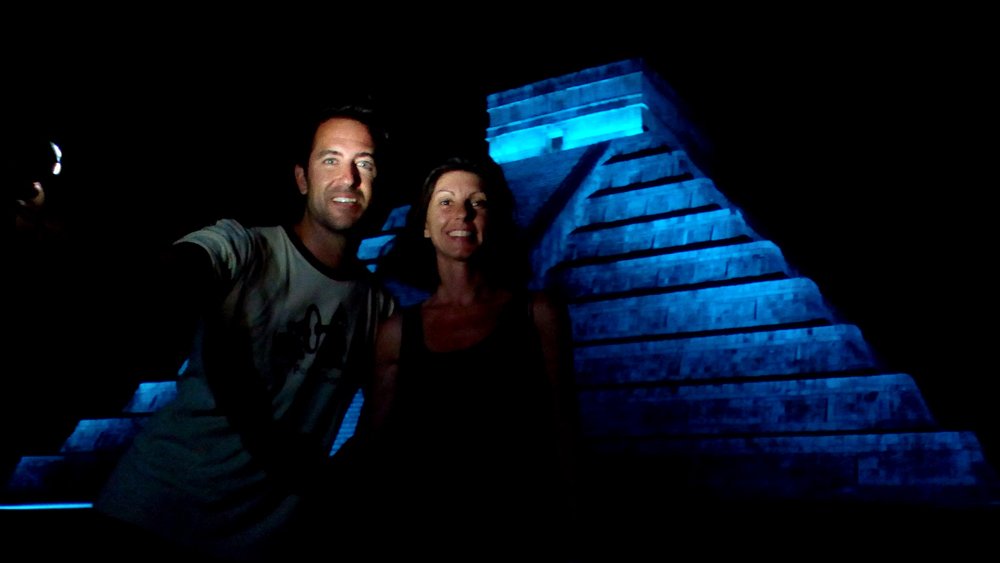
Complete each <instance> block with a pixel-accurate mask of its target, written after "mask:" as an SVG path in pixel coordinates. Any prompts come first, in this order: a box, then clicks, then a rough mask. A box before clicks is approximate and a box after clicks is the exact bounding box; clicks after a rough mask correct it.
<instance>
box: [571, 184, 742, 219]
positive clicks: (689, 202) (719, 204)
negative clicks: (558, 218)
mask: <svg viewBox="0 0 1000 563" xmlns="http://www.w3.org/2000/svg"><path fill="white" fill-rule="evenodd" d="M677 178H678V177H677V176H662V177H658V178H655V179H653V180H649V181H639V182H636V183H631V184H624V185H619V186H611V187H607V188H603V189H600V190H597V191H595V192H594V193H592V194H591V195H590V196H589V198H588V200H587V206H586V209H585V210H584V213H583V216H582V217H581V224H582V225H590V226H591V228H593V226H594V225H600V224H609V223H615V222H618V221H625V220H634V219H637V218H640V217H655V216H658V215H664V214H670V213H675V214H677V213H679V212H682V211H687V210H698V209H709V208H711V209H723V208H730V207H731V205H730V203H729V201H728V200H727V199H726V198H725V197H724V196H723V195H722V193H720V192H719V191H718V190H717V189H715V185H714V184H713V183H712V181H711V180H709V179H707V178H694V179H689V180H686V181H677V180H676V179H677Z"/></svg>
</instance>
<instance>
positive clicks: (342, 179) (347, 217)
mask: <svg viewBox="0 0 1000 563" xmlns="http://www.w3.org/2000/svg"><path fill="white" fill-rule="evenodd" d="M308 167H309V168H308V174H307V173H306V172H307V171H306V170H303V169H302V167H301V166H296V167H295V180H296V182H297V183H298V186H299V191H300V192H302V193H303V194H305V196H306V213H307V214H309V215H311V216H312V218H313V219H314V220H315V221H316V222H318V223H320V224H322V225H324V226H326V227H327V228H329V229H331V230H334V231H345V230H348V229H350V228H351V227H353V226H354V225H355V224H357V222H358V220H360V219H361V216H362V215H363V214H364V212H365V210H366V209H368V205H369V204H370V203H371V197H372V183H373V182H374V180H375V175H376V173H377V170H376V169H375V142H374V140H373V139H372V136H371V133H370V132H369V131H368V127H366V126H365V125H364V124H362V123H360V122H358V121H355V120H353V119H349V118H342V117H335V118H333V119H329V120H327V121H325V122H323V123H322V124H321V125H320V126H319V127H318V128H317V129H316V134H315V136H314V137H313V147H312V152H311V153H310V154H309V163H308Z"/></svg>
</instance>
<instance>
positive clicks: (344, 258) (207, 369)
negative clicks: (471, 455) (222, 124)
mask: <svg viewBox="0 0 1000 563" xmlns="http://www.w3.org/2000/svg"><path fill="white" fill-rule="evenodd" d="M383 138H384V135H383V134H382V133H381V128H380V127H379V126H378V125H377V123H376V121H375V119H374V114H373V113H372V112H371V111H369V110H366V109H363V108H359V107H342V108H337V109H334V110H332V111H329V112H326V113H324V114H323V115H321V116H320V117H319V118H318V119H317V120H316V121H315V127H314V128H313V129H312V131H311V143H308V146H309V148H308V151H305V152H304V153H303V155H302V156H300V157H299V161H298V164H297V165H296V166H295V180H296V183H297V185H298V188H299V191H300V192H301V193H302V195H304V196H305V205H304V211H303V212H302V215H301V218H300V219H299V220H298V221H297V222H296V223H295V224H294V225H291V226H268V227H253V228H247V227H244V226H243V225H241V224H240V223H238V222H237V221H234V220H230V219H226V220H221V221H219V222H217V223H216V224H214V225H212V226H209V227H206V228H203V229H200V230H197V231H195V232H193V233H190V234H188V235H186V236H184V237H182V238H181V239H180V240H179V241H177V243H175V244H174V245H173V247H174V256H173V261H172V263H173V264H175V267H174V268H173V269H172V271H173V272H174V276H175V277H174V279H173V281H172V282H171V285H174V286H176V287H178V288H182V290H181V291H179V293H180V295H182V296H183V298H182V299H181V300H180V301H179V302H178V303H176V307H178V308H181V307H183V308H186V309H189V312H188V313H187V314H183V315H181V316H180V318H181V320H182V322H186V323H188V324H189V325H190V328H191V329H193V332H194V334H195V337H194V339H193V342H192V344H191V345H190V347H189V348H188V349H187V350H185V352H187V353H186V354H184V357H186V358H187V360H188V361H187V363H186V364H185V367H184V369H183V370H182V371H181V372H180V377H179V381H178V395H177V398H176V399H175V400H174V401H173V402H171V403H170V404H168V405H166V406H164V407H163V408H162V409H160V410H159V411H157V412H156V413H155V415H154V416H153V417H152V418H151V419H150V420H149V422H148V423H147V425H146V426H145V427H144V428H143V431H142V432H141V433H140V434H139V435H138V436H137V437H136V438H135V440H134V441H133V444H132V446H131V448H130V449H129V450H128V451H127V452H126V453H125V454H124V456H123V457H122V459H121V460H120V462H119V465H118V467H117V468H116V469H115V471H114V472H113V474H112V475H111V477H110V479H109V480H108V481H107V483H106V485H105V487H104V489H103V491H102V492H101V494H100V496H99V498H98V499H97V502H96V503H95V509H96V510H97V511H98V512H99V513H100V514H103V515H107V516H110V517H112V520H111V521H112V522H117V521H119V520H120V521H124V522H126V523H129V524H130V525H134V526H136V527H138V529H139V530H136V532H137V533H139V531H140V530H141V531H142V532H143V533H145V532H152V533H153V534H154V536H152V537H153V538H165V539H167V540H169V543H168V544H166V547H170V548H172V547H173V546H174V545H176V546H180V548H182V551H180V553H191V554H192V555H198V556H201V555H208V556H212V557H218V558H222V559H227V560H270V559H273V558H277V557H279V556H287V555H288V554H289V552H288V550H289V549H291V548H293V547H295V545H296V544H297V542H298V541H299V540H301V539H302V537H303V536H302V534H301V533H300V532H299V531H298V529H299V528H300V527H301V524H302V523H303V516H302V514H303V506H304V501H309V500H310V499H311V500H312V501H313V502H314V505H315V503H317V502H318V501H317V499H323V500H324V501H326V502H327V506H325V507H324V509H328V510H330V511H336V510H346V509H347V507H346V506H344V507H341V506H337V505H336V502H337V499H338V498H340V497H338V494H339V493H341V492H343V493H345V494H346V493H348V492H350V491H351V490H352V487H354V488H356V485H355V484H353V483H345V482H343V481H344V479H337V478H336V476H337V475H338V473H336V472H335V471H334V468H335V467H336V461H337V458H338V456H336V455H335V456H333V457H332V458H331V457H330V455H329V454H330V451H331V446H332V445H333V442H334V439H335V438H336V436H337V432H338V430H339V428H340V426H341V423H342V422H343V420H344V416H345V413H346V412H347V409H348V407H349V405H350V404H351V401H352V399H353V397H354V395H355V393H356V392H357V391H358V389H360V388H361V387H362V386H363V379H364V378H365V377H367V374H368V373H369V372H370V362H371V360H372V357H373V354H372V343H373V341H374V338H375V329H376V327H377V325H378V323H379V321H381V320H382V319H384V318H386V317H387V316H388V315H389V314H390V313H391V312H392V310H393V309H394V307H395V302H394V300H393V298H392V297H391V295H390V294H389V293H387V292H386V291H385V290H383V289H382V288H381V287H379V286H378V285H377V284H376V283H374V282H373V281H372V279H371V278H370V276H369V272H368V270H367V269H365V268H364V266H363V265H362V264H361V263H360V262H359V261H358V260H357V258H356V255H355V250H356V248H357V243H358V241H359V240H358V231H359V225H360V224H361V221H362V218H363V217H364V216H365V213H366V211H368V210H369V209H370V206H371V204H372V197H373V184H374V183H375V178H376V176H377V175H378V168H377V166H376V160H377V159H376V154H377V152H378V149H379V148H380V147H381V145H382V141H383ZM196 313H197V314H196ZM189 333H190V331H189ZM340 475H341V476H343V474H340ZM329 533H335V530H331V531H329ZM137 537H139V536H137V535H135V534H132V533H129V534H127V535H122V536H120V537H119V539H118V541H121V542H128V543H140V542H139V541H138V540H137V541H135V542H132V541H131V540H133V539H135V538H137ZM109 541H116V540H115V539H111V540H109ZM143 541H145V540H143ZM149 549H150V546H148V545H146V546H145V547H144V548H143V550H144V551H146V552H148V551H149Z"/></svg>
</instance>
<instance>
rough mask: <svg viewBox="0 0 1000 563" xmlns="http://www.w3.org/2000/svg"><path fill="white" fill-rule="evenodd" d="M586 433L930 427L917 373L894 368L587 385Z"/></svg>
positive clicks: (583, 402) (582, 398) (583, 403)
mask: <svg viewBox="0 0 1000 563" xmlns="http://www.w3.org/2000/svg"><path fill="white" fill-rule="evenodd" d="M579 408H580V419H581V422H580V426H581V431H582V433H583V435H584V436H586V437H610V436H615V437H636V436H675V437H683V436H701V435H729V434H733V435H750V434H798V433H816V432H819V433H833V432H874V431H885V430H915V429H919V430H926V429H930V428H934V427H936V426H937V423H936V421H935V419H934V417H933V416H932V414H931V412H930V410H929V409H928V407H927V405H926V404H925V403H924V400H923V397H922V396H921V394H920V389H919V388H918V387H917V385H916V383H915V382H914V380H913V378H912V377H911V376H910V375H908V374H903V373H894V374H883V375H864V376H847V377H826V378H817V379H794V380H781V381H747V382H739V383H725V384H706V385H660V386H648V387H645V386H644V387H618V388H590V389H582V390H581V391H580V393H579Z"/></svg>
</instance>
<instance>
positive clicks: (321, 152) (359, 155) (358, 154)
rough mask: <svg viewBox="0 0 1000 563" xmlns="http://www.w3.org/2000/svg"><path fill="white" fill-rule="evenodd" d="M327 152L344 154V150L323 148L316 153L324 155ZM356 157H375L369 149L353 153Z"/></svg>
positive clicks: (338, 154)
mask: <svg viewBox="0 0 1000 563" xmlns="http://www.w3.org/2000/svg"><path fill="white" fill-rule="evenodd" d="M328 154H333V155H337V156H344V152H343V151H339V150H337V149H323V150H321V151H319V153H318V154H317V156H326V155H328ZM358 157H367V158H372V159H374V158H375V153H372V152H369V151H362V152H359V153H357V154H355V155H354V158H358Z"/></svg>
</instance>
